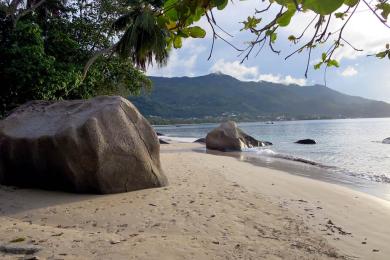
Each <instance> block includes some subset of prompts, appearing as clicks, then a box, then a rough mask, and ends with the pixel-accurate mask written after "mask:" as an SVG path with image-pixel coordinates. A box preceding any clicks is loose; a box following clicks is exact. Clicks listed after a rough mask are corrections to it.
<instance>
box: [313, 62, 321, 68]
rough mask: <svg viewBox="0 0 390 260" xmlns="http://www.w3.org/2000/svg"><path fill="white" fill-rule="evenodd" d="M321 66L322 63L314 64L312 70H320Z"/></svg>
mask: <svg viewBox="0 0 390 260" xmlns="http://www.w3.org/2000/svg"><path fill="white" fill-rule="evenodd" d="M321 65H322V62H319V63H317V64H315V65H314V69H315V70H318V69H320V68H321Z"/></svg>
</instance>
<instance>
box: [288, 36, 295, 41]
mask: <svg viewBox="0 0 390 260" xmlns="http://www.w3.org/2000/svg"><path fill="white" fill-rule="evenodd" d="M296 39H297V38H296V37H295V36H294V35H290V36H288V40H289V41H292V42H293V41H295V40H296Z"/></svg>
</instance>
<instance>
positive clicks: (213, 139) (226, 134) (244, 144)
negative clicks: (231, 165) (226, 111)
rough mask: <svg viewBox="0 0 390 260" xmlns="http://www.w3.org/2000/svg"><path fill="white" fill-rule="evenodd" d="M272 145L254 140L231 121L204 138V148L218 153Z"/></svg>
mask: <svg viewBox="0 0 390 260" xmlns="http://www.w3.org/2000/svg"><path fill="white" fill-rule="evenodd" d="M267 145H272V144H271V143H270V142H263V141H259V140H256V139H255V138H253V137H252V136H249V135H247V134H246V133H244V132H243V131H242V130H241V129H240V128H238V127H237V124H236V123H235V122H233V121H228V122H224V123H222V124H221V125H220V126H219V127H217V128H215V129H213V130H212V131H211V132H209V133H208V134H207V136H206V147H207V148H208V149H213V150H220V151H241V150H242V149H245V148H252V147H260V146H267Z"/></svg>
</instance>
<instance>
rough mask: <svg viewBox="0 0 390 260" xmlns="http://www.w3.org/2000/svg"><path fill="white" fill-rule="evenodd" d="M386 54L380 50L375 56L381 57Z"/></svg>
mask: <svg viewBox="0 0 390 260" xmlns="http://www.w3.org/2000/svg"><path fill="white" fill-rule="evenodd" d="M386 55H387V52H386V51H381V52H378V53H377V54H376V55H375V56H376V57H377V58H380V59H383V58H384V57H386Z"/></svg>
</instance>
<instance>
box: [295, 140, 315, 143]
mask: <svg viewBox="0 0 390 260" xmlns="http://www.w3.org/2000/svg"><path fill="white" fill-rule="evenodd" d="M295 143H296V144H316V141H315V140H313V139H302V140H298V141H296V142H295Z"/></svg>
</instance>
